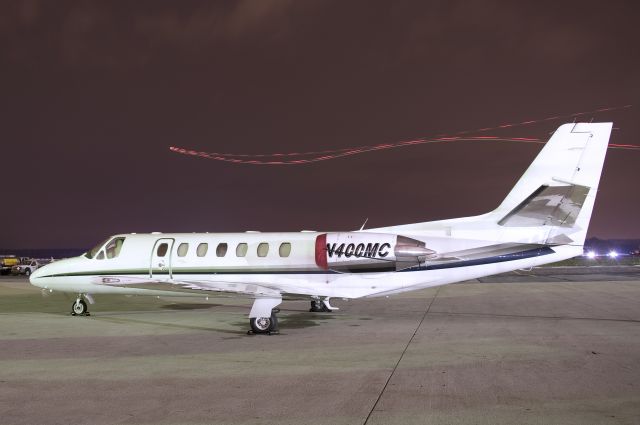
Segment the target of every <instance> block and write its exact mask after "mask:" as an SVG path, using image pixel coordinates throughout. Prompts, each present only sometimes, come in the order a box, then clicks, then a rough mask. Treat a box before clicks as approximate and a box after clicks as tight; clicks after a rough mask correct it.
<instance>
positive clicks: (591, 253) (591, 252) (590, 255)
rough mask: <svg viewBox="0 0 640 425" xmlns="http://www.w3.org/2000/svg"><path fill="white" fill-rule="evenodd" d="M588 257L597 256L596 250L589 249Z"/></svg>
mask: <svg viewBox="0 0 640 425" xmlns="http://www.w3.org/2000/svg"><path fill="white" fill-rule="evenodd" d="M587 258H591V259H593V258H596V252H595V251H589V252H587Z"/></svg>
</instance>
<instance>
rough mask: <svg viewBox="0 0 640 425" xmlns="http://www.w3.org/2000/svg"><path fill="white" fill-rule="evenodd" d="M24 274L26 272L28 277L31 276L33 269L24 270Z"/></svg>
mask: <svg viewBox="0 0 640 425" xmlns="http://www.w3.org/2000/svg"><path fill="white" fill-rule="evenodd" d="M24 274H25V276H27V277H29V276H31V269H27V270H26V271H25V272H24Z"/></svg>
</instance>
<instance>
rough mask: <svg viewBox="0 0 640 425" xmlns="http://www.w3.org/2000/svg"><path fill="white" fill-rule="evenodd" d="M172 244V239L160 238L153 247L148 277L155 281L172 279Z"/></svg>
mask: <svg viewBox="0 0 640 425" xmlns="http://www.w3.org/2000/svg"><path fill="white" fill-rule="evenodd" d="M173 242H174V240H173V239H170V238H161V239H158V240H157V241H156V243H155V244H154V245H153V250H152V251H151V264H150V265H149V277H151V278H153V277H155V278H156V279H158V278H160V279H173V270H171V255H172V253H173Z"/></svg>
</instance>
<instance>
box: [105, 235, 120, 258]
mask: <svg viewBox="0 0 640 425" xmlns="http://www.w3.org/2000/svg"><path fill="white" fill-rule="evenodd" d="M123 243H124V238H113V239H112V240H111V241H110V242H109V243H108V244H107V246H106V247H105V250H106V251H107V258H109V259H111V258H116V257H117V256H118V255H120V250H121V249H122V244H123Z"/></svg>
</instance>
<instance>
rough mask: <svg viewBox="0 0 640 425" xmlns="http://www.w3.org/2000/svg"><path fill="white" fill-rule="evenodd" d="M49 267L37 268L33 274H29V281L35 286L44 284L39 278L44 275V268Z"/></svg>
mask: <svg viewBox="0 0 640 425" xmlns="http://www.w3.org/2000/svg"><path fill="white" fill-rule="evenodd" d="M47 267H48V266H42V267H40V268H38V269H36V270H35V271H34V272H33V273H31V276H29V282H30V283H31V284H32V285H33V286H38V287H42V285H41V284H40V281H39V278H41V277H42V276H44V269H46V268H47Z"/></svg>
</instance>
